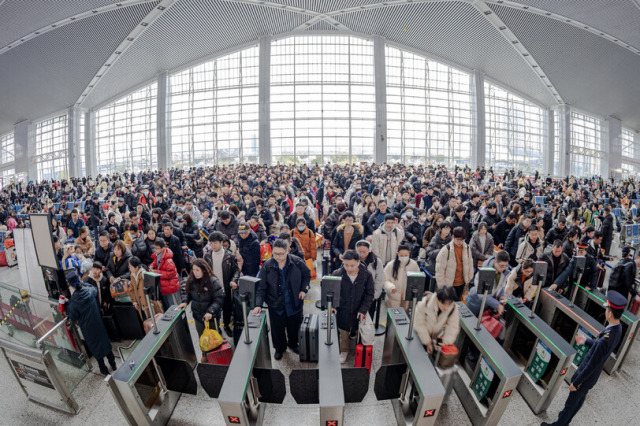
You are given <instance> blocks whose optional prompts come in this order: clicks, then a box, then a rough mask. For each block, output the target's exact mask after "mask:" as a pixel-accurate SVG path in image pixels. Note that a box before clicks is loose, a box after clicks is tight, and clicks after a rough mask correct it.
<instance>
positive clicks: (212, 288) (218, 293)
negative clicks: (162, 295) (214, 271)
mask: <svg viewBox="0 0 640 426" xmlns="http://www.w3.org/2000/svg"><path fill="white" fill-rule="evenodd" d="M198 286H199V280H197V279H194V280H193V282H192V283H191V285H190V286H189V287H190V288H189V291H187V290H186V288H185V289H184V292H183V294H182V303H189V302H191V312H193V319H194V320H196V321H200V322H203V321H204V316H205V314H207V313H209V314H211V315H213V317H214V318H219V317H220V310H221V309H222V304H223V302H224V290H223V289H222V286H221V285H220V281H219V280H218V279H217V278H216V277H211V282H209V283H204V285H203V288H202V293H200V292H199V291H198Z"/></svg>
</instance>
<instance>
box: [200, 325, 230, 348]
mask: <svg viewBox="0 0 640 426" xmlns="http://www.w3.org/2000/svg"><path fill="white" fill-rule="evenodd" d="M223 342H224V339H223V338H222V336H221V335H220V333H218V332H217V331H216V330H212V329H210V328H209V321H207V322H206V323H205V325H204V331H203V332H202V335H201V336H200V349H201V350H202V352H210V351H212V350H214V349H217V348H218V346H220V345H222V343H223Z"/></svg>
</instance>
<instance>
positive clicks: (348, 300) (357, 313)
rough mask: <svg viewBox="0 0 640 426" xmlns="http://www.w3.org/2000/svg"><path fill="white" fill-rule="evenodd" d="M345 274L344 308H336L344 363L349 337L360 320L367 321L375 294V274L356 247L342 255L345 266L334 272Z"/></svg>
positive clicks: (341, 295)
mask: <svg viewBox="0 0 640 426" xmlns="http://www.w3.org/2000/svg"><path fill="white" fill-rule="evenodd" d="M332 275H334V276H337V277H342V281H341V283H340V307H339V308H337V309H336V310H335V313H336V321H337V323H338V330H339V333H340V362H341V363H342V364H344V363H345V362H346V361H347V355H348V354H349V347H350V343H349V338H350V336H351V337H355V336H356V335H357V333H358V323H359V322H360V321H363V320H364V318H365V316H366V315H367V312H368V311H369V307H370V306H371V303H372V302H373V298H374V296H375V286H374V283H373V276H372V275H371V272H369V271H368V270H367V268H366V266H364V265H363V264H361V263H360V256H359V255H358V252H357V251H355V250H347V251H346V252H344V254H343V255H342V267H341V268H340V269H337V270H336V271H334V272H333V274H332Z"/></svg>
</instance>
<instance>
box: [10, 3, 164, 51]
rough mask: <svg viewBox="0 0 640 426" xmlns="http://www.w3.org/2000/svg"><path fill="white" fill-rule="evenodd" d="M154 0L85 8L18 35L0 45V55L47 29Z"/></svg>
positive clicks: (45, 31) (44, 32)
mask: <svg viewBox="0 0 640 426" xmlns="http://www.w3.org/2000/svg"><path fill="white" fill-rule="evenodd" d="M3 1H4V0H0V4H1V3H2V2H3ZM154 1H157V0H122V1H119V2H117V3H113V4H110V5H107V6H102V7H98V8H95V9H91V10H87V11H86V12H82V13H78V14H77V15H73V16H70V17H68V18H65V19H62V20H60V21H58V22H54V23H53V24H49V25H47V26H45V27H42V28H39V29H37V30H35V31H33V32H31V33H29V34H27V35H25V36H24V37H20V38H19V39H16V40H14V41H13V42H11V43H9V44H7V45H6V46H2V47H0V55H2V54H3V53H5V52H7V51H8V50H9V49H13V48H15V47H16V46H19V45H21V44H22V43H26V42H27V41H29V40H32V39H34V38H36V37H38V36H41V35H43V34H46V33H48V32H49V31H52V30H54V29H56V28H60V27H63V26H65V25H68V24H71V23H73V22H76V21H80V20H82V19H85V18H88V17H90V16H94V15H97V14H100V13H105V12H109V11H111V10H115V9H120V8H122V7H127V6H134V5H136V4H142V3H152V2H154Z"/></svg>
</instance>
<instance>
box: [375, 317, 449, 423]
mask: <svg viewBox="0 0 640 426" xmlns="http://www.w3.org/2000/svg"><path fill="white" fill-rule="evenodd" d="M408 331H409V318H408V317H407V314H406V313H405V311H404V309H402V308H390V309H387V330H386V336H385V341H384V349H383V354H382V366H381V368H380V369H379V370H378V372H377V373H376V376H377V377H376V387H380V385H379V382H380V381H381V380H382V379H380V377H379V376H381V375H384V376H385V377H384V379H385V381H388V382H394V378H391V377H389V375H391V374H393V373H394V372H398V373H399V372H400V371H402V370H403V367H402V365H403V364H404V365H406V369H404V371H405V373H404V375H403V376H402V379H401V380H400V388H401V389H400V391H399V392H398V393H399V395H400V397H399V398H394V399H391V403H392V405H393V408H394V411H395V414H396V420H397V423H398V425H415V426H418V425H419V426H427V425H433V424H435V423H436V418H437V417H438V414H439V412H440V407H441V405H442V401H443V399H444V394H445V389H444V387H443V386H442V383H441V382H440V378H439V377H438V373H437V372H436V369H435V367H434V366H433V363H432V362H431V359H430V358H429V355H428V354H427V351H426V350H425V348H424V346H423V345H422V343H421V342H420V339H419V338H418V335H417V333H416V332H415V331H413V333H412V339H410V340H409V339H407V335H408ZM395 379H396V380H395V382H396V383H397V382H398V381H397V379H399V378H398V377H396V378H395ZM384 393H386V394H389V393H393V392H389V390H388V389H387V390H386V391H385V392H384ZM376 395H381V393H380V392H376ZM392 396H393V395H392Z"/></svg>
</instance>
